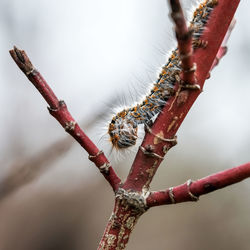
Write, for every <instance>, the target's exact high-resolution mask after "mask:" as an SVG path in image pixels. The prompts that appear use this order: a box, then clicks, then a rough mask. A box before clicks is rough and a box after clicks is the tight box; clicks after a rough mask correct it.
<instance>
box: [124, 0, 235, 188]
mask: <svg viewBox="0 0 250 250" xmlns="http://www.w3.org/2000/svg"><path fill="white" fill-rule="evenodd" d="M238 4H239V0H235V1H233V2H232V1H229V0H220V1H219V3H218V5H216V6H215V8H214V10H213V11H212V13H211V16H210V18H209V20H208V22H207V25H206V29H205V30H204V32H203V34H202V36H201V38H200V39H202V40H204V41H207V46H206V48H200V49H196V50H195V51H194V61H195V62H196V64H197V71H196V77H197V83H199V85H200V87H201V89H202V87H203V85H204V82H205V80H206V78H207V75H208V73H209V71H210V69H211V67H212V64H213V62H214V60H215V57H216V55H217V53H218V50H219V48H220V46H221V43H222V41H223V39H224V36H225V35H226V33H227V30H228V27H229V25H230V23H231V20H232V18H233V16H234V13H235V11H236V9H237V6H238ZM187 91H188V94H185V93H186V92H185V93H182V92H180V93H179V94H178V96H177V98H176V97H173V98H171V99H170V100H169V101H168V103H167V104H166V105H165V107H164V109H163V111H162V112H161V113H160V115H159V116H158V117H157V119H156V121H155V123H154V125H153V127H152V128H151V131H150V133H146V136H145V137H144V140H143V142H142V147H143V148H145V149H146V150H147V151H148V153H151V154H145V153H144V152H143V151H142V150H139V151H138V153H137V155H136V158H135V161H134V162H133V165H132V168H131V171H130V173H129V176H128V178H127V180H126V182H125V183H124V186H123V188H124V189H132V190H137V191H141V190H142V189H143V188H145V187H148V186H149V184H150V182H151V180H152V178H153V176H154V174H155V172H156V171H157V168H158V166H159V165H160V163H161V161H162V158H163V157H164V155H165V153H166V152H167V150H168V149H170V148H171V147H172V146H173V143H171V142H165V141H162V140H160V139H159V137H163V138H166V139H167V138H174V136H175V134H176V132H177V130H178V129H179V127H180V125H181V123H182V122H183V120H184V118H185V117H186V115H187V113H188V111H189V110H190V108H191V107H192V105H193V103H194V101H195V100H196V98H197V97H198V96H199V94H200V91H197V90H195V91H194V90H191V89H190V90H187ZM156 135H157V136H156ZM149 151H151V152H149ZM156 155H157V156H159V157H158V158H157V157H155V156H156Z"/></svg>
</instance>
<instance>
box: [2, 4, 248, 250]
mask: <svg viewBox="0 0 250 250" xmlns="http://www.w3.org/2000/svg"><path fill="white" fill-rule="evenodd" d="M193 3H195V1H188V0H186V1H183V4H184V8H185V10H186V12H187V13H188V12H190V10H191V9H192V4H193ZM249 12H250V4H249V2H248V1H242V3H240V6H239V8H238V11H237V13H236V19H237V24H236V27H235V29H234V31H233V33H232V36H231V38H230V41H229V43H228V46H229V51H228V54H227V55H226V57H225V58H223V59H222V60H221V62H220V65H219V66H218V67H216V68H215V69H214V70H213V72H212V76H211V78H210V79H209V80H208V81H207V82H206V85H205V88H204V92H203V93H202V94H201V96H200V97H199V99H198V101H197V102H196V103H195V105H194V106H193V108H192V110H191V112H190V113H189V115H188V117H187V118H186V120H185V122H184V123H183V125H182V126H181V128H180V130H179V132H178V138H179V140H178V145H177V146H176V147H174V148H173V149H172V150H171V151H170V152H169V154H168V157H167V159H166V160H165V161H164V162H163V163H162V165H161V167H160V169H159V171H158V173H157V175H156V176H155V179H154V181H153V183H152V189H163V188H167V187H169V186H172V185H178V184H181V183H183V182H185V181H186V180H187V179H190V178H191V179H196V178H201V177H204V176H206V175H209V174H211V173H213V172H216V171H221V170H223V169H226V168H230V167H233V166H236V165H240V164H242V163H245V162H247V161H249V149H250V130H249V123H250V112H249V107H250V99H249V93H250V82H249V79H250V70H249V69H250V56H249V55H250V29H249V25H248V24H249V22H250V17H249ZM168 13H169V9H168V6H167V4H166V1H165V0H157V1H155V0H147V1H145V0H136V1H135V0H118V1H117V0H106V1H103V0H72V1H66V0H61V1H51V0H35V1H34V0H0V82H1V84H0V105H1V111H0V117H1V125H0V128H1V129H0V138H1V140H0V166H1V171H0V221H1V223H0V250H17V249H18V250H31V249H32V250H34V249H36V250H40V249H41V250H59V249H60V250H80V249H81V250H82V249H88V250H92V249H96V248H97V245H98V242H99V239H100V238H101V235H102V232H103V230H104V227H105V224H106V222H107V220H108V218H109V216H110V214H111V210H112V207H113V194H112V192H111V189H110V188H109V186H108V184H107V183H106V182H105V180H104V179H103V177H102V176H101V175H100V174H99V172H98V171H97V169H96V168H95V166H94V165H93V164H91V163H90V162H89V161H88V160H87V154H86V153H85V152H84V151H83V150H82V149H81V148H80V146H79V145H78V144H77V143H75V142H74V141H73V140H72V139H71V138H68V137H67V136H66V135H65V132H64V131H63V129H62V128H61V127H60V126H59V124H58V123H57V122H56V121H55V120H54V119H53V118H52V117H51V116H50V115H49V114H48V111H47V109H46V104H45V102H44V100H43V99H42V98H41V96H40V95H39V93H38V92H37V91H36V90H35V89H34V87H33V86H32V85H31V84H30V83H29V82H28V80H27V79H26V78H25V76H24V75H23V74H22V73H21V72H20V70H19V69H18V68H17V67H16V65H15V64H14V62H13V61H12V59H11V58H10V56H9V54H8V50H9V49H11V47H12V46H13V45H17V46H18V47H20V48H22V49H25V50H26V52H27V53H28V55H29V56H30V58H31V60H32V62H33V63H34V65H35V66H36V67H37V68H38V69H39V71H40V72H42V74H43V75H44V77H45V78H46V80H47V81H48V82H49V83H50V85H51V87H52V88H53V89H54V91H55V93H56V94H57V95H58V97H60V98H61V99H64V100H65V102H66V103H67V105H68V108H69V110H70V111H71V112H72V114H73V116H74V117H75V118H76V119H77V120H78V121H80V123H81V124H82V127H83V129H85V130H86V132H87V134H88V135H89V136H90V137H91V138H92V139H93V140H94V141H95V142H97V143H98V145H99V144H100V145H103V144H101V142H102V140H103V139H102V138H101V136H102V135H104V134H105V130H104V129H103V128H104V127H105V124H106V123H107V122H108V120H109V119H110V114H111V112H110V111H111V110H112V108H114V107H116V105H121V104H124V103H128V102H130V101H131V99H133V100H138V99H140V95H142V94H145V93H146V92H147V91H146V90H147V89H148V87H147V86H149V83H152V82H153V81H155V80H156V77H157V75H156V72H157V71H158V70H159V68H160V66H161V65H162V64H163V63H164V62H165V61H166V54H167V52H168V51H169V50H170V49H172V48H173V47H174V46H175V42H174V38H173V29H172V24H171V22H170V20H169V17H168ZM131 93H132V97H131ZM100 138H101V139H100ZM104 144H105V143H104ZM103 147H104V150H105V151H106V153H107V154H109V147H108V145H107V147H105V145H103ZM133 151H134V152H132V153H131V154H129V156H128V155H125V157H126V161H124V158H122V157H116V156H115V155H114V152H113V153H112V155H111V159H112V165H113V166H114V168H116V169H117V171H118V172H119V174H120V175H121V176H122V177H123V178H125V176H126V174H127V172H128V170H129V166H130V164H131V162H132V159H133V154H134V153H135V152H136V149H134V150H133ZM249 191H250V180H246V181H244V182H242V183H239V184H237V185H234V186H231V187H228V188H226V189H223V190H221V191H217V192H215V193H212V194H209V195H206V196H205V197H202V198H201V199H200V201H199V202H198V203H185V204H180V205H174V206H165V207H158V208H154V209H152V210H150V211H148V212H147V213H146V214H145V215H144V216H143V217H142V218H141V220H140V221H139V222H138V224H137V226H136V228H135V231H134V232H133V234H132V238H131V240H130V242H129V244H128V247H127V249H129V250H132V249H137V250H142V249H143V250H151V249H157V250H166V249H169V250H180V249H186V250H200V249H204V250H206V249H220V250H224V249H227V250H234V249H238V250H247V249H249V248H250V242H249V235H250V216H249V211H250V198H249Z"/></svg>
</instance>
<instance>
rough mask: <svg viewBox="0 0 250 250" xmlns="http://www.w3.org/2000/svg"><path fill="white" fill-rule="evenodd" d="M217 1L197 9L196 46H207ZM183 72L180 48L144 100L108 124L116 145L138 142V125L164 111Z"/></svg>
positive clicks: (207, 0)
mask: <svg viewBox="0 0 250 250" xmlns="http://www.w3.org/2000/svg"><path fill="white" fill-rule="evenodd" d="M216 4H217V1H215V0H205V1H204V2H203V3H201V4H200V5H199V7H198V8H197V9H196V10H195V11H194V14H193V18H192V21H191V22H190V27H189V28H190V29H192V30H193V37H192V39H193V49H196V48H197V47H205V46H206V44H205V42H204V41H201V40H200V39H199V38H200V36H201V35H202V32H203V30H204V28H205V25H206V23H207V20H208V18H209V15H210V13H211V12H212V10H213V8H214V6H215V5H216ZM180 73H181V60H180V57H179V55H178V49H174V50H173V51H172V53H171V56H170V57H169V59H168V61H167V63H166V64H165V65H164V66H163V67H162V70H161V73H160V74H159V77H158V80H157V81H156V83H154V84H153V88H152V89H151V91H150V93H149V95H147V96H146V97H145V99H144V101H142V103H140V104H137V105H136V106H134V107H131V108H127V109H124V110H122V111H121V112H119V113H117V114H116V115H115V116H113V118H112V120H111V122H110V123H109V125H108V134H109V136H110V141H111V143H112V145H113V147H114V148H116V149H124V148H128V147H130V146H132V145H135V144H136V140H137V137H138V135H137V132H138V125H139V124H144V125H145V124H149V123H151V122H152V119H153V118H154V117H155V116H157V115H158V114H159V113H160V112H161V110H162V109H163V107H164V105H165V104H166V102H167V101H168V100H169V98H170V97H171V96H173V95H174V94H175V90H174V87H175V83H176V82H178V81H179V80H180Z"/></svg>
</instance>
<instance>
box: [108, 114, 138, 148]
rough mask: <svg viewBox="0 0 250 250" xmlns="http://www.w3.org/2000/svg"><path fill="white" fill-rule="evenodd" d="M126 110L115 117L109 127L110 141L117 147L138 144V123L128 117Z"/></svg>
mask: <svg viewBox="0 0 250 250" xmlns="http://www.w3.org/2000/svg"><path fill="white" fill-rule="evenodd" d="M126 113H127V112H126V111H122V112H120V113H119V114H117V115H116V116H114V117H113V119H112V121H111V123H110V124H109V127H108V133H109V136H110V141H111V142H112V144H113V146H114V147H115V148H116V149H123V148H128V147H130V146H133V145H135V144H136V139H137V137H138V136H137V130H138V127H137V123H136V122H134V121H133V120H129V119H127V118H126Z"/></svg>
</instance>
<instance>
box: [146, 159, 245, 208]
mask: <svg viewBox="0 0 250 250" xmlns="http://www.w3.org/2000/svg"><path fill="white" fill-rule="evenodd" d="M249 177H250V162H248V163H246V164H243V165H241V166H238V167H235V168H231V169H228V170H224V171H222V172H219V173H216V174H213V175H210V176H207V177H204V178H202V179H200V180H197V181H192V182H190V181H188V182H186V183H184V184H182V185H179V186H176V187H173V188H168V189H167V190H165V191H158V192H151V193H150V195H149V196H148V198H147V206H148V207H154V206H159V205H166V204H173V203H180V202H186V201H197V200H198V197H199V196H201V195H204V194H207V193H210V192H213V191H216V190H218V189H220V188H224V187H226V186H229V185H232V184H235V183H237V182H240V181H242V180H244V179H246V178H249Z"/></svg>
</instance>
